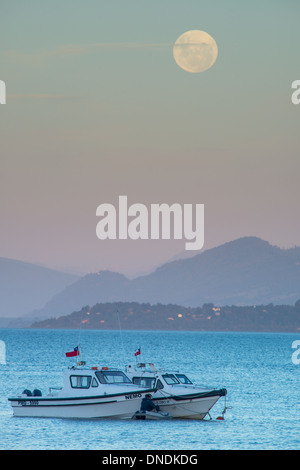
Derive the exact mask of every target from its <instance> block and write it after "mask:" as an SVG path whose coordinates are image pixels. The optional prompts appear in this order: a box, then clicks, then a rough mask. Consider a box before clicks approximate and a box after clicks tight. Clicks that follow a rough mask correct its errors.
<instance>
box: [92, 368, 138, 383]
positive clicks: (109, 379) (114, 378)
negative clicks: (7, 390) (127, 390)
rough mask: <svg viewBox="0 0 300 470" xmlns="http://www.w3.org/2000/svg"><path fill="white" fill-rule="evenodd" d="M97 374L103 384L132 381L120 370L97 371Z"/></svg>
mask: <svg viewBox="0 0 300 470" xmlns="http://www.w3.org/2000/svg"><path fill="white" fill-rule="evenodd" d="M96 376H97V378H98V380H99V382H100V383H102V384H119V383H131V381H130V379H129V378H128V377H127V375H125V374H124V372H121V371H119V370H106V371H103V372H102V371H101V372H100V371H98V372H96Z"/></svg>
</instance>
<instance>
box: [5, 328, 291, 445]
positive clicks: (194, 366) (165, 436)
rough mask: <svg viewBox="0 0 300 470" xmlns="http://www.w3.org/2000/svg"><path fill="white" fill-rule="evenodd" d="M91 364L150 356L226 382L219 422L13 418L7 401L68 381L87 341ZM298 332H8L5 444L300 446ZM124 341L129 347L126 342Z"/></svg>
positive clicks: (201, 378) (204, 380)
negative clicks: (73, 353)
mask: <svg viewBox="0 0 300 470" xmlns="http://www.w3.org/2000/svg"><path fill="white" fill-rule="evenodd" d="M79 339H80V344H81V347H82V350H83V359H84V360H86V362H87V365H90V366H95V365H98V366H112V367H123V365H124V363H126V362H127V363H128V362H134V361H135V358H134V351H135V349H136V348H137V347H139V346H141V348H142V356H141V358H142V360H143V361H148V362H154V363H155V364H156V365H157V366H160V367H165V368H166V369H167V368H169V369H173V370H174V369H180V370H182V371H185V372H187V373H188V375H190V376H191V378H193V379H194V380H195V381H196V382H197V383H200V384H205V385H208V386H218V387H226V388H227V390H228V397H227V406H230V407H232V408H231V409H229V410H228V411H227V413H226V415H225V421H218V420H216V417H217V416H219V415H220V414H221V412H222V410H223V408H224V398H222V399H221V400H220V401H219V402H218V403H217V405H216V406H215V407H214V408H213V409H212V411H211V416H212V418H213V419H212V420H211V421H202V422H198V421H188V420H182V421H180V420H171V421H160V422H155V421H105V420H98V421H88V420H62V419H49V418H48V419H44V418H16V417H13V416H12V411H11V408H10V404H9V403H8V401H7V397H9V396H13V395H15V393H16V392H17V391H20V390H23V389H24V388H29V389H31V390H32V389H34V388H40V389H41V390H42V391H43V392H44V393H46V392H47V391H48V388H49V387H50V386H61V385H62V382H61V380H62V370H63V369H64V368H65V367H66V366H68V365H72V364H73V362H72V359H67V358H66V357H65V352H66V351H68V350H71V349H73V347H75V346H77V343H78V340H79ZM297 339H300V338H299V335H297V334H272V333H210V332H163V331H140V332H137V331H123V332H122V335H120V333H119V332H118V331H88V330H84V331H82V332H81V333H80V337H79V332H78V331H76V330H71V331H70V330H9V329H3V330H0V340H2V341H4V342H5V344H6V364H0V380H1V382H0V384H1V385H0V386H1V391H0V449H10V450H14V449H46V450H50V449H84V450H85V449H86V450H88V449H102V450H103V449H105V450H114V449H121V450H127V449H128V450H130V449H136V450H159V449H163V450H172V449H173V450H201V449H300V364H299V365H295V364H294V363H293V362H292V353H293V351H294V350H293V349H292V343H293V341H294V340H297ZM122 344H123V345H124V348H123V347H122Z"/></svg>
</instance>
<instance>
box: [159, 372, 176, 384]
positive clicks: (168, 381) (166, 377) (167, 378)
mask: <svg viewBox="0 0 300 470" xmlns="http://www.w3.org/2000/svg"><path fill="white" fill-rule="evenodd" d="M162 377H163V379H164V381H165V382H166V384H168V385H174V384H179V380H178V379H176V377H175V375H174V374H164V375H163V376H162Z"/></svg>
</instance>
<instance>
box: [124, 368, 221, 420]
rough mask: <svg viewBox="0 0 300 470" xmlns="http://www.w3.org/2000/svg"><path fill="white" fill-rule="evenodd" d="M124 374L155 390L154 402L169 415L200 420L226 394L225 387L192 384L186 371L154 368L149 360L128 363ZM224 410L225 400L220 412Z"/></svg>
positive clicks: (135, 382)
mask: <svg viewBox="0 0 300 470" xmlns="http://www.w3.org/2000/svg"><path fill="white" fill-rule="evenodd" d="M126 374H127V375H128V377H129V378H130V379H131V380H132V382H133V383H134V384H135V385H139V386H141V387H148V388H152V389H155V392H154V393H152V400H153V402H154V404H155V405H158V406H159V408H160V411H161V412H163V413H167V414H168V415H169V416H171V417H172V418H184V419H198V420H202V419H203V418H204V417H205V416H206V415H207V414H209V411H210V410H211V408H212V407H213V406H214V405H215V403H216V402H217V401H218V400H219V398H220V397H223V396H224V397H225V399H226V395H227V391H226V389H225V388H221V389H214V388H205V387H202V386H198V385H195V384H194V383H193V382H192V381H191V380H190V379H189V378H188V377H187V376H186V374H184V373H179V372H172V373H169V372H166V371H165V370H163V369H161V370H158V369H157V368H156V367H155V366H154V364H151V363H148V364H145V363H138V364H136V365H135V366H134V365H132V364H131V365H128V366H127V367H126ZM225 411H226V403H225V408H224V412H223V413H225ZM153 413H155V411H153ZM218 419H223V417H219V418H218Z"/></svg>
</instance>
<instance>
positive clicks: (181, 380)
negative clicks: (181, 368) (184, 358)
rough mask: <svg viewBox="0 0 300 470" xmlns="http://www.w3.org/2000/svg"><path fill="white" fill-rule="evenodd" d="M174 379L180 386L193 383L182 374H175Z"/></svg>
mask: <svg viewBox="0 0 300 470" xmlns="http://www.w3.org/2000/svg"><path fill="white" fill-rule="evenodd" d="M176 377H177V379H178V380H179V381H180V382H181V383H182V384H192V383H193V382H191V381H190V379H188V378H187V376H186V375H184V374H176Z"/></svg>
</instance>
